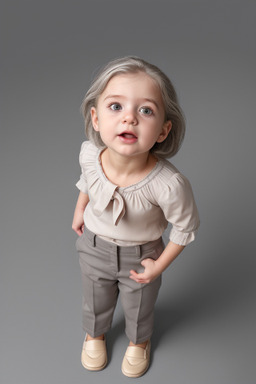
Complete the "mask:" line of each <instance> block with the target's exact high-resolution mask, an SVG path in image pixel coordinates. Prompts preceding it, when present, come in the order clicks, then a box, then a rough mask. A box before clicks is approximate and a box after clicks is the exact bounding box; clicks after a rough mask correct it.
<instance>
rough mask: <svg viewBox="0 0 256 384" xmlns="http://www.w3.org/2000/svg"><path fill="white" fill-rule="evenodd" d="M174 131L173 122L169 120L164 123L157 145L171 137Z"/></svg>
mask: <svg viewBox="0 0 256 384" xmlns="http://www.w3.org/2000/svg"><path fill="white" fill-rule="evenodd" d="M171 129H172V122H171V120H168V121H166V122H165V123H164V125H163V128H162V132H161V133H160V135H159V136H158V139H157V141H156V142H157V143H162V142H163V141H164V140H165V139H166V137H167V136H168V135H169V132H170V130H171Z"/></svg>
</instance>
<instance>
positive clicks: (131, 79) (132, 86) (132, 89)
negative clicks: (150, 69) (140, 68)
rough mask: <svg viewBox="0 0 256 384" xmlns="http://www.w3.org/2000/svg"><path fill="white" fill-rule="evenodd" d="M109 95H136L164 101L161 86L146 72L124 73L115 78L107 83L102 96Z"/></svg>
mask: <svg viewBox="0 0 256 384" xmlns="http://www.w3.org/2000/svg"><path fill="white" fill-rule="evenodd" d="M109 93H113V94H114V95H118V94H127V95H128V94H133V93H134V94H136V95H137V97H138V98H139V97H149V96H150V97H153V96H154V98H156V99H162V94H161V91H160V87H159V85H158V84H157V83H156V81H155V80H154V79H153V78H152V77H151V76H149V75H148V74H146V73H145V72H135V73H123V74H117V75H115V76H113V77H112V78H111V79H110V80H109V82H108V83H107V85H106V87H105V89H104V91H103V92H102V96H104V95H105V96H106V95H107V94H109Z"/></svg>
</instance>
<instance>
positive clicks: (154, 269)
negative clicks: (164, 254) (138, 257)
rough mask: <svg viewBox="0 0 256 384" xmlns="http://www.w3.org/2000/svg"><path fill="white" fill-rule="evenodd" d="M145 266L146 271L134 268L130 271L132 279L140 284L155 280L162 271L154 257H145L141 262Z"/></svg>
mask: <svg viewBox="0 0 256 384" xmlns="http://www.w3.org/2000/svg"><path fill="white" fill-rule="evenodd" d="M141 265H142V266H143V267H144V268H145V270H144V272H142V273H137V272H135V271H134V270H131V271H130V279H132V280H134V281H136V282H137V283H140V284H148V283H151V282H152V281H153V280H155V279H156V278H157V277H158V276H159V275H160V274H161V273H162V271H161V270H160V268H158V266H157V264H156V261H155V260H153V259H145V260H143V261H142V262H141Z"/></svg>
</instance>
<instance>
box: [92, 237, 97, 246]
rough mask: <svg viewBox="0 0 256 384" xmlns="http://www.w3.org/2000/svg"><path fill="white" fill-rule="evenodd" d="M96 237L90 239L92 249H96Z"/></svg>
mask: <svg viewBox="0 0 256 384" xmlns="http://www.w3.org/2000/svg"><path fill="white" fill-rule="evenodd" d="M96 236H97V235H95V234H93V237H92V246H93V247H96Z"/></svg>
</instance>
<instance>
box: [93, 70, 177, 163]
mask: <svg viewBox="0 0 256 384" xmlns="http://www.w3.org/2000/svg"><path fill="white" fill-rule="evenodd" d="M91 117H92V123H93V127H94V129H95V130H96V131H98V132H100V135H101V139H102V141H103V142H104V144H105V145H106V146H107V147H108V148H109V149H111V150H113V151H115V152H118V153H119V154H120V155H123V156H135V155H139V154H141V153H146V152H149V150H150V149H151V148H152V147H153V145H154V144H155V143H156V142H162V141H164V140H165V138H166V137H167V135H168V133H169V131H170V129H171V122H170V121H167V122H166V121H165V110H164V104H163V100H162V95H161V91H160V89H159V87H158V85H157V84H156V83H155V81H154V80H153V79H152V78H151V77H150V76H149V75H147V74H145V73H143V72H138V73H127V74H120V75H116V76H114V77H112V79H110V81H109V82H108V84H107V86H106V88H105V90H104V91H103V93H102V94H101V95H100V97H99V100H98V103H97V107H96V108H94V107H93V108H92V109H91Z"/></svg>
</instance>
